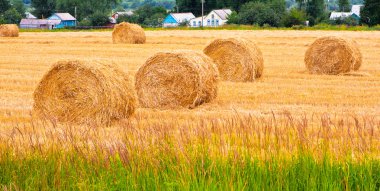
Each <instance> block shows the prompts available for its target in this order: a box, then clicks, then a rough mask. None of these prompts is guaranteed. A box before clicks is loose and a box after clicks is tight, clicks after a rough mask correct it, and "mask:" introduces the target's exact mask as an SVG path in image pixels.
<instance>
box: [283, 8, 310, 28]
mask: <svg viewBox="0 0 380 191" xmlns="http://www.w3.org/2000/svg"><path fill="white" fill-rule="evenodd" d="M306 18H307V16H306V13H305V12H304V11H303V10H298V9H296V8H292V9H290V11H289V13H287V14H286V15H285V16H284V19H283V23H284V26H285V27H292V26H294V25H303V24H304V23H305V21H306Z"/></svg>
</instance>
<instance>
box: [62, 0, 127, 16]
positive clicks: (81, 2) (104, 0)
mask: <svg viewBox="0 0 380 191" xmlns="http://www.w3.org/2000/svg"><path fill="white" fill-rule="evenodd" d="M119 3H120V0H57V6H56V7H57V10H58V11H60V12H68V13H70V14H71V15H75V7H76V8H77V17H78V18H77V19H78V20H82V19H84V18H87V17H89V16H91V15H93V14H95V13H96V12H102V13H104V14H108V15H110V14H111V12H112V7H116V5H118V4H119Z"/></svg>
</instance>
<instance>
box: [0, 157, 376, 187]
mask: <svg viewBox="0 0 380 191" xmlns="http://www.w3.org/2000/svg"><path fill="white" fill-rule="evenodd" d="M127 158H128V157H127ZM157 160H158V161H159V162H158V163H156V164H155V165H152V163H150V162H147V161H145V160H143V159H142V160H131V161H129V160H128V159H126V158H125V157H124V158H123V156H120V155H114V156H113V157H110V158H107V159H103V157H102V156H101V155H98V156H97V157H95V158H91V157H90V158H86V157H83V156H81V155H80V154H78V153H75V152H71V154H67V153H62V152H54V153H51V154H49V155H47V156H42V155H40V154H38V153H36V154H32V155H29V156H28V157H26V158H22V159H21V158H17V157H14V156H13V155H12V154H11V152H7V153H4V152H3V154H2V155H1V160H0V189H1V186H2V187H3V189H4V188H8V189H21V190H376V191H377V190H379V189H380V162H379V161H377V160H363V161H361V162H353V161H350V160H346V161H344V162H338V161H334V160H330V159H329V158H328V157H324V158H323V159H319V160H316V159H314V158H313V157H311V156H309V155H307V154H302V155H300V156H299V157H294V158H291V159H286V160H285V159H284V160H281V159H278V158H271V159H268V160H267V161H262V160H257V159H251V158H250V157H248V156H245V157H241V158H239V159H236V158H233V157H231V158H226V159H223V158H211V157H209V156H207V153H206V152H205V153H202V154H200V153H198V155H197V157H191V158H190V159H189V161H182V160H178V159H177V158H176V157H175V156H174V155H170V154H167V153H166V154H165V153H162V155H161V157H160V158H158V159H157Z"/></svg>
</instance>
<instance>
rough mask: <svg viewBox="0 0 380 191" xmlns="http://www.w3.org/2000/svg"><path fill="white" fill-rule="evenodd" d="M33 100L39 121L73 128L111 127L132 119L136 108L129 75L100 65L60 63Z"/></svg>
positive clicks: (117, 69)
mask: <svg viewBox="0 0 380 191" xmlns="http://www.w3.org/2000/svg"><path fill="white" fill-rule="evenodd" d="M33 96H34V112H36V113H37V114H38V115H39V116H40V117H43V118H44V119H48V120H56V121H59V122H68V123H74V124H96V125H110V124H111V122H112V121H114V120H119V119H123V118H128V117H129V116H131V115H132V114H133V113H134V111H135V107H136V95H135V90H134V88H133V85H132V84H131V82H130V80H129V79H128V75H127V74H126V73H124V72H123V71H122V70H121V69H119V68H118V67H116V66H114V65H111V64H106V63H103V62H101V61H59V62H58V63H56V64H55V65H54V66H53V67H52V68H51V69H50V71H49V72H48V73H47V74H45V76H44V77H43V78H42V80H41V82H40V83H39V85H38V87H37V89H36V90H35V92H34V95H33Z"/></svg>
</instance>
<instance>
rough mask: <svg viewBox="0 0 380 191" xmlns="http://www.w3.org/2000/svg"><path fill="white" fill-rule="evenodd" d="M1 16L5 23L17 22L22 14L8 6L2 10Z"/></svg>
mask: <svg viewBox="0 0 380 191" xmlns="http://www.w3.org/2000/svg"><path fill="white" fill-rule="evenodd" d="M3 18H4V20H5V23H7V24H19V23H20V21H21V19H22V16H21V14H20V13H19V12H18V11H17V10H16V9H15V8H10V9H8V10H7V11H5V12H4V15H3Z"/></svg>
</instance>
